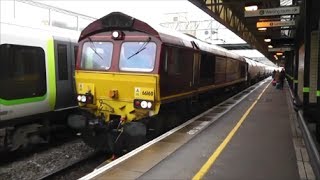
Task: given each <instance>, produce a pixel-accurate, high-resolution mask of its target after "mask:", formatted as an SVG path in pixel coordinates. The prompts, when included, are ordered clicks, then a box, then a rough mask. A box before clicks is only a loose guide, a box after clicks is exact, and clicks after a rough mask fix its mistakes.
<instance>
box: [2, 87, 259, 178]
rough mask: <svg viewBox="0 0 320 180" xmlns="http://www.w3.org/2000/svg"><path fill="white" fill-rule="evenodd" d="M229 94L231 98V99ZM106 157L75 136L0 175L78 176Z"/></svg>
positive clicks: (236, 97) (238, 96)
mask: <svg viewBox="0 0 320 180" xmlns="http://www.w3.org/2000/svg"><path fill="white" fill-rule="evenodd" d="M258 84H260V83H258ZM257 86H258V85H257ZM254 89H255V87H249V88H248V89H246V90H244V91H242V92H240V93H238V94H236V95H234V94H230V93H229V94H228V97H225V98H224V100H225V99H228V98H229V99H228V100H225V103H221V102H222V101H223V100H222V99H221V100H220V101H219V102H216V106H215V108H216V111H217V113H219V112H222V111H224V110H225V109H228V108H230V106H233V105H234V102H235V101H237V100H241V99H242V98H243V96H245V95H246V94H249V93H250V92H252V91H253V90H254ZM232 95H233V97H232V100H233V101H231V100H230V97H231V96H232ZM199 114H200V113H199ZM193 133H194V132H193ZM156 139H157V138H156ZM150 141H151V139H150ZM152 141H153V140H152ZM124 156H125V155H124ZM109 157H110V155H108V154H104V153H101V152H100V153H98V152H96V151H94V149H92V148H90V147H88V146H87V145H85V144H84V142H82V141H81V140H74V141H72V142H68V143H65V144H63V145H61V146H58V147H54V148H52V149H49V150H47V151H43V152H40V153H35V154H33V155H31V156H30V157H26V158H24V159H21V160H19V161H16V162H12V163H9V164H7V165H4V166H2V167H1V170H0V176H1V177H2V178H3V179H25V180H28V179H78V178H80V177H82V176H84V175H86V174H88V173H90V172H92V171H93V170H94V169H95V168H96V167H101V166H104V165H106V163H105V161H106V160H107V159H108V158H109ZM119 159H120V158H119ZM112 163H113V162H112ZM112 163H111V164H112ZM21 172H23V173H21Z"/></svg>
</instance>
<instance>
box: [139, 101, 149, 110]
mask: <svg viewBox="0 0 320 180" xmlns="http://www.w3.org/2000/svg"><path fill="white" fill-rule="evenodd" d="M140 106H141V107H142V108H143V109H145V108H147V107H148V103H147V101H142V102H141V104H140Z"/></svg>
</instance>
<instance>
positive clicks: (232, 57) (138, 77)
mask: <svg viewBox="0 0 320 180" xmlns="http://www.w3.org/2000/svg"><path fill="white" fill-rule="evenodd" d="M78 45H79V51H78V55H77V64H76V71H75V81H76V90H77V100H78V103H79V106H80V107H81V109H82V110H83V113H82V114H78V115H75V116H70V117H69V120H68V121H69V124H70V125H71V126H72V127H73V128H76V129H79V130H82V135H83V137H84V139H86V142H87V143H88V144H90V145H91V146H93V147H96V148H103V149H105V150H110V151H115V149H116V147H117V144H122V146H125V147H127V148H128V147H129V146H130V143H131V142H134V141H135V140H137V139H141V137H146V136H148V135H149V134H152V133H153V134H159V133H161V132H163V131H164V130H165V129H167V128H170V127H173V126H175V125H177V124H178V123H181V121H183V119H185V116H186V115H187V114H192V112H194V111H195V110H196V109H198V108H199V106H201V105H203V104H207V102H208V101H210V100H211V99H214V98H215V97H216V96H217V95H219V94H220V95H221V92H222V93H223V92H224V91H226V90H230V89H239V88H242V87H245V86H246V85H247V84H248V83H247V80H248V79H247V77H248V68H249V67H248V63H247V62H246V60H245V58H244V57H241V56H239V55H237V54H234V53H231V52H229V51H228V50H226V49H223V48H221V47H218V46H215V45H211V44H208V43H205V42H202V41H200V40H198V39H196V38H194V37H192V36H190V35H186V34H182V33H178V32H173V31H171V30H170V31H169V30H166V29H163V28H161V27H155V26H151V25H149V24H148V23H146V22H143V21H141V20H138V19H136V18H134V17H131V16H129V15H126V14H123V13H121V12H113V13H110V14H108V15H106V16H104V17H102V18H100V19H98V20H96V21H94V22H92V23H91V24H89V25H88V26H87V27H86V28H85V29H84V30H83V31H82V32H81V35H80V38H79V44H78ZM247 61H250V62H251V60H247ZM250 64H254V63H250ZM258 67H260V66H259V65H258V64H255V65H254V66H252V67H250V69H251V70H252V71H254V73H252V74H251V79H254V80H256V78H257V79H258V78H262V77H265V76H267V75H268V73H270V71H267V70H266V68H263V67H262V66H261V68H262V70H263V71H262V70H261V72H260V70H259V68H258ZM265 70H266V71H265ZM258 76H259V77H258ZM151 132H152V133H151ZM128 144H129V145H128ZM129 149H130V148H129Z"/></svg>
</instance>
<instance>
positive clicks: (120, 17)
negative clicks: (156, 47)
mask: <svg viewBox="0 0 320 180" xmlns="http://www.w3.org/2000/svg"><path fill="white" fill-rule="evenodd" d="M112 30H136V31H141V32H145V33H148V34H150V35H155V36H157V35H158V32H157V31H156V30H154V29H153V28H152V27H150V26H149V25H148V24H146V23H144V22H142V21H140V20H138V19H135V18H133V17H131V16H128V15H126V14H123V13H121V12H112V13H110V14H108V15H106V16H104V17H102V18H100V19H98V20H96V21H94V22H92V23H91V24H89V25H88V26H87V27H86V28H85V29H84V30H83V31H82V32H81V35H80V38H79V41H81V40H83V39H84V38H86V37H88V36H91V35H94V34H97V33H100V32H104V31H112Z"/></svg>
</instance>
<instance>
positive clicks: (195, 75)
mask: <svg viewBox="0 0 320 180" xmlns="http://www.w3.org/2000/svg"><path fill="white" fill-rule="evenodd" d="M199 70H200V53H199V52H195V53H194V54H193V71H192V85H193V86H194V87H198V86H199Z"/></svg>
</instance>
